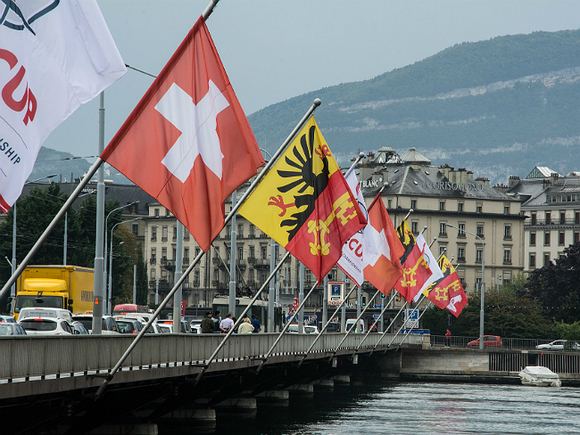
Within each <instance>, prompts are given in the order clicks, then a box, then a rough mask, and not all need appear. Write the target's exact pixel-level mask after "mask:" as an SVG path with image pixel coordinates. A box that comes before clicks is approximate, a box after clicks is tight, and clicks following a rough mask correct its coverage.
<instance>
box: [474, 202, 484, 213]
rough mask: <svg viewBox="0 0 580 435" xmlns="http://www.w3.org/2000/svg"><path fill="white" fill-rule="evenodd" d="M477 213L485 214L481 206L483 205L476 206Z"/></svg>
mask: <svg viewBox="0 0 580 435" xmlns="http://www.w3.org/2000/svg"><path fill="white" fill-rule="evenodd" d="M475 211H476V212H477V213H481V212H483V205H481V203H477V205H476V206H475Z"/></svg>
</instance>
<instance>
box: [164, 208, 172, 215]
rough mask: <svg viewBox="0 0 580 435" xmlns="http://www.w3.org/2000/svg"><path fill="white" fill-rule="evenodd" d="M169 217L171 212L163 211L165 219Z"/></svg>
mask: <svg viewBox="0 0 580 435" xmlns="http://www.w3.org/2000/svg"><path fill="white" fill-rule="evenodd" d="M169 216H171V212H170V211H169V210H167V209H165V217H169Z"/></svg>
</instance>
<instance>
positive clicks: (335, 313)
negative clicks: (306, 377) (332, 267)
mask: <svg viewBox="0 0 580 435" xmlns="http://www.w3.org/2000/svg"><path fill="white" fill-rule="evenodd" d="M356 287H357V286H356V285H353V286H352V288H351V289H350V291H349V292H348V294H347V295H346V296H345V297H344V298H343V299H342V301H341V302H340V305H339V306H338V307H336V310H334V313H332V316H330V319H329V320H328V321H327V322H326V323H325V324H324V326H323V327H322V330H321V331H320V333H319V334H316V338H315V339H314V341H313V342H312V344H311V345H310V347H309V348H308V349H307V350H306V353H305V354H304V356H303V357H302V359H301V360H300V362H299V363H298V367H300V366H301V365H302V363H303V362H304V360H305V359H306V357H307V356H308V354H309V353H310V351H311V350H312V348H313V347H314V345H315V344H316V343H317V342H318V340H320V337H322V334H323V333H324V332H326V329H327V328H328V325H330V320H331V319H333V318H334V316H336V315H337V314H338V310H340V309H341V308H342V306H343V305H344V304H345V302H346V301H347V300H348V298H349V297H350V295H351V294H352V292H353V291H354V289H355V288H356Z"/></svg>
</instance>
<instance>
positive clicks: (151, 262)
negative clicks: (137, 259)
mask: <svg viewBox="0 0 580 435" xmlns="http://www.w3.org/2000/svg"><path fill="white" fill-rule="evenodd" d="M149 264H157V258H155V257H151V258H150V259H149Z"/></svg>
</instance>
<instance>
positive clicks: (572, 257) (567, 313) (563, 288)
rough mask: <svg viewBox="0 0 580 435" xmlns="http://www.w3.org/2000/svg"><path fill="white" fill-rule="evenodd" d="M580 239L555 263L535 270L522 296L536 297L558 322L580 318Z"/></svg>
mask: <svg viewBox="0 0 580 435" xmlns="http://www.w3.org/2000/svg"><path fill="white" fill-rule="evenodd" d="M578 282H580V242H579V243H575V244H574V245H570V246H569V247H567V248H566V249H564V255H563V256H561V257H560V258H559V259H557V260H556V261H555V262H549V263H548V264H546V265H545V266H544V267H542V268H540V269H536V270H534V271H533V272H532V273H531V274H530V277H529V280H528V285H527V289H523V290H521V291H520V292H519V294H520V295H529V296H531V297H533V298H535V299H536V300H537V301H538V303H539V304H540V306H541V307H542V310H543V311H544V312H545V313H546V314H547V315H548V316H549V317H550V318H552V319H554V320H555V321H558V322H560V321H563V322H565V323H568V324H572V323H574V322H576V321H579V320H580V286H578Z"/></svg>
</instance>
